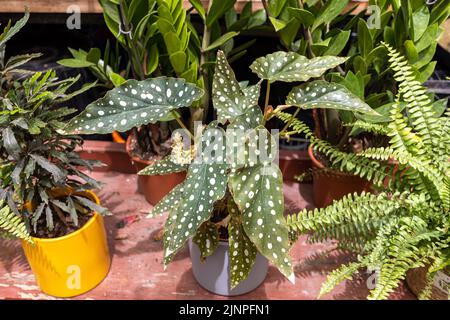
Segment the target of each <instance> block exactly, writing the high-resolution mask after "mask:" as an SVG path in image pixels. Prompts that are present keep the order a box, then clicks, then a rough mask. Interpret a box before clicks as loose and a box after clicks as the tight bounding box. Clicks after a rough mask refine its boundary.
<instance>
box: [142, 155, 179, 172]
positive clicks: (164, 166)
mask: <svg viewBox="0 0 450 320" xmlns="http://www.w3.org/2000/svg"><path fill="white" fill-rule="evenodd" d="M186 169H187V165H186V164H179V163H176V162H174V161H173V159H172V156H170V155H169V156H167V157H165V158H164V159H162V160H160V161H156V162H155V163H152V164H151V165H149V166H148V167H146V168H144V169H142V170H141V171H139V172H138V174H139V175H147V176H153V175H162V174H169V173H176V172H181V171H186Z"/></svg>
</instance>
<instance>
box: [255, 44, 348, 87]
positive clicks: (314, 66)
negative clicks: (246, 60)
mask: <svg viewBox="0 0 450 320" xmlns="http://www.w3.org/2000/svg"><path fill="white" fill-rule="evenodd" d="M346 60H347V58H342V57H334V56H323V57H316V58H313V59H308V58H307V57H305V56H302V55H299V54H298V53H295V52H284V51H278V52H275V53H272V54H269V55H267V56H264V57H261V58H258V59H256V60H255V62H253V63H252V65H251V66H250V69H252V71H253V72H254V73H256V74H257V75H258V77H259V78H261V79H266V80H268V81H269V82H275V81H283V82H295V81H308V80H309V79H311V78H317V77H320V76H321V75H323V74H324V73H325V72H326V71H327V70H329V69H332V68H335V67H337V66H338V65H340V64H342V63H344V62H345V61H346Z"/></svg>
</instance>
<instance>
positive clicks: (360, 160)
mask: <svg viewBox="0 0 450 320" xmlns="http://www.w3.org/2000/svg"><path fill="white" fill-rule="evenodd" d="M384 45H386V47H387V49H388V51H389V57H390V59H389V63H390V68H391V70H393V72H394V79H395V80H396V81H397V82H398V83H399V85H398V93H397V95H396V101H395V103H394V104H393V105H392V107H391V109H390V110H389V115H390V121H389V122H388V123H387V125H378V124H372V123H368V122H364V121H357V122H356V123H354V126H355V127H358V128H363V129H365V130H370V131H375V132H377V133H379V134H380V135H386V136H387V137H389V145H388V146H387V147H380V148H369V149H366V150H364V151H362V152H360V153H357V154H355V153H344V152H342V151H341V150H338V149H337V148H336V147H334V146H332V145H331V144H329V143H328V142H326V141H323V140H320V139H317V138H316V137H315V136H314V135H313V134H312V132H311V131H310V130H309V129H308V128H307V127H306V126H305V124H304V123H302V122H301V121H299V120H298V119H294V120H292V119H291V120H292V122H291V123H292V126H293V128H294V130H295V131H297V132H303V133H305V134H306V135H308V137H310V138H311V140H312V143H313V144H314V145H315V147H316V148H317V149H318V150H321V151H322V152H324V153H325V154H327V155H329V156H330V159H331V161H332V165H333V167H335V168H339V169H340V170H344V171H346V172H349V173H353V174H357V175H359V176H360V177H362V178H372V180H373V184H374V185H375V186H376V187H377V188H378V192H377V193H375V194H371V193H362V194H360V195H358V194H353V195H348V196H346V197H344V198H342V199H341V200H338V201H335V202H334V203H333V204H332V205H330V206H329V207H327V208H324V209H316V210H313V211H308V210H303V211H302V212H300V213H299V214H298V215H292V216H290V217H288V219H287V220H288V225H289V226H290V228H291V230H293V231H297V232H300V233H312V240H313V241H314V240H319V241H320V240H322V239H329V238H333V239H337V240H339V242H338V247H339V248H341V249H343V250H349V251H351V252H355V253H357V256H356V260H355V261H352V262H350V263H348V264H345V265H343V266H341V267H339V268H338V269H336V270H334V271H332V272H331V273H330V275H329V276H328V278H327V280H326V282H325V283H324V284H323V286H322V289H321V291H320V295H323V294H325V293H327V292H329V291H331V290H332V289H333V287H334V286H336V285H337V284H338V283H340V282H342V281H343V280H344V279H351V278H352V276H353V275H354V274H356V273H358V272H359V271H360V270H362V269H365V268H368V269H369V270H372V271H376V272H377V281H376V287H375V288H374V289H373V290H371V292H370V295H369V298H370V299H386V298H388V297H389V295H390V294H391V293H392V292H393V290H394V289H395V288H396V287H397V286H398V284H399V282H400V281H401V280H403V279H405V278H407V279H408V283H409V284H410V287H411V288H412V289H413V290H414V289H417V288H420V289H421V292H416V293H417V294H418V297H419V298H437V297H443V296H444V297H445V298H446V299H447V298H448V295H449V291H448V289H449V288H448V275H449V273H448V265H449V261H450V259H449V254H450V251H449V221H450V219H449V217H450V179H449V177H450V162H449V157H450V149H449V146H450V145H449V143H448V141H449V140H450V135H449V134H450V130H449V124H450V120H449V116H450V113H449V112H448V111H446V113H445V114H444V115H442V114H441V113H439V114H436V112H435V109H434V107H433V100H432V99H430V96H429V95H428V94H427V91H426V89H425V88H424V87H423V86H421V82H420V80H417V77H416V74H415V72H414V69H413V67H412V66H411V65H409V64H408V62H407V59H406V58H405V57H402V56H401V55H400V53H399V52H398V51H396V50H395V49H394V48H393V47H391V46H389V45H387V44H384ZM403 106H404V107H403ZM280 116H281V118H283V119H284V120H286V121H290V120H289V119H290V118H291V117H290V116H289V115H286V114H284V115H283V114H280ZM389 160H394V161H395V163H396V165H395V166H394V165H392V164H390V162H389ZM439 293H440V294H439Z"/></svg>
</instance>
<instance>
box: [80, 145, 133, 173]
mask: <svg viewBox="0 0 450 320" xmlns="http://www.w3.org/2000/svg"><path fill="white" fill-rule="evenodd" d="M77 152H78V153H79V154H80V157H81V158H82V159H85V160H99V161H101V162H103V163H104V164H106V166H103V167H98V168H94V171H117V172H120V173H136V168H135V167H134V166H133V164H132V163H131V159H130V156H129V155H128V153H127V151H126V149H125V144H122V143H117V142H110V141H96V140H85V141H84V143H83V146H82V147H81V149H79V150H77Z"/></svg>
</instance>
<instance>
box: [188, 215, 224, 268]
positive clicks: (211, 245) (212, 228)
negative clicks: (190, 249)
mask: <svg viewBox="0 0 450 320" xmlns="http://www.w3.org/2000/svg"><path fill="white" fill-rule="evenodd" d="M192 241H193V242H194V243H195V244H196V245H197V246H198V248H199V249H200V259H201V260H202V261H204V260H205V259H206V258H207V257H209V256H210V255H212V254H213V253H214V251H216V248H217V246H218V244H219V231H218V230H217V227H216V225H215V224H214V223H212V222H211V221H206V222H204V223H203V224H202V225H201V226H200V228H198V230H197V233H196V234H195V236H194V238H193V239H192Z"/></svg>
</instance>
